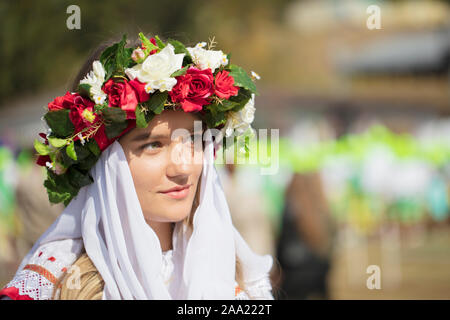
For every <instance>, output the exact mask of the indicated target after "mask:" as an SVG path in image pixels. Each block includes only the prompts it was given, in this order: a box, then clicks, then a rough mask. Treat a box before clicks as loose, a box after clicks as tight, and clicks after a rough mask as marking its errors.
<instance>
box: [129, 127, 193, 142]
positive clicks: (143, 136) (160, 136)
mask: <svg viewBox="0 0 450 320" xmlns="http://www.w3.org/2000/svg"><path fill="white" fill-rule="evenodd" d="M193 131H194V129H193V128H192V129H191V130H189V132H190V133H193ZM168 137H169V136H168V135H167V134H152V135H150V134H149V133H148V132H145V133H141V134H139V135H137V136H136V137H134V138H133V141H141V140H147V139H165V138H168Z"/></svg>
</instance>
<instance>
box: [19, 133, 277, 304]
mask: <svg viewBox="0 0 450 320" xmlns="http://www.w3.org/2000/svg"><path fill="white" fill-rule="evenodd" d="M204 140H205V151H204V157H203V171H202V176H201V188H200V189H201V190H200V201H199V206H198V208H197V209H196V211H195V214H194V219H193V229H192V230H190V228H188V227H187V226H186V225H185V224H183V223H182V222H178V223H176V226H175V229H174V234H173V259H174V264H175V269H174V280H173V281H174V283H175V285H176V289H175V290H171V291H172V292H174V294H173V296H172V295H171V294H170V293H169V291H168V289H167V287H166V286H165V284H164V281H163V279H162V275H161V267H162V251H161V245H160V242H159V239H158V237H157V235H156V233H155V232H154V231H153V229H152V228H151V227H150V226H149V225H148V224H147V223H146V222H145V219H144V215H143V213H142V209H141V206H140V203H139V200H138V197H137V193H136V190H135V187H134V183H133V179H132V175H131V172H130V168H129V166H128V162H127V159H126V156H125V154H124V152H123V149H122V146H121V145H120V143H119V142H118V141H115V142H114V143H112V144H111V145H110V146H109V147H108V148H107V149H105V150H104V151H103V153H102V155H101V156H100V158H99V160H98V161H97V163H96V164H95V166H94V167H93V168H92V169H91V175H92V177H93V178H94V183H92V184H90V185H87V186H85V187H83V188H81V189H80V191H79V193H78V195H77V196H76V197H75V198H74V199H72V201H71V202H70V203H69V205H68V206H67V207H66V208H65V209H64V211H63V212H62V213H61V215H60V216H59V217H58V218H57V219H56V221H55V222H54V223H53V224H52V225H51V226H50V227H49V229H47V231H46V232H45V233H44V234H43V235H42V236H41V237H40V238H39V239H38V241H37V242H36V243H35V244H34V246H33V248H32V249H31V250H30V252H29V253H28V254H27V256H26V257H25V258H24V259H23V261H22V263H21V265H20V267H19V269H18V270H19V271H20V270H21V269H22V268H23V267H24V266H25V265H26V264H27V262H28V260H29V259H30V257H31V256H32V255H33V253H34V252H36V250H38V249H39V247H40V246H42V245H44V244H46V243H49V242H52V241H57V240H65V239H76V238H82V239H83V243H84V247H85V250H86V253H87V254H88V256H89V258H90V259H91V260H92V262H93V263H94V265H95V267H96V268H97V270H98V271H99V273H100V275H101V276H102V278H103V280H104V282H105V287H104V293H103V298H104V299H234V296H235V291H234V288H235V287H234V284H235V267H236V260H235V258H236V256H237V257H238V259H239V260H240V262H241V265H242V268H243V277H244V280H246V281H255V280H258V279H261V278H263V277H266V276H267V273H268V272H269V271H270V269H271V267H272V263H273V260H272V257H271V256H270V255H265V256H260V255H258V254H256V253H254V252H253V251H252V250H251V249H250V248H249V247H248V245H247V244H246V242H245V241H244V239H243V238H242V237H241V236H240V234H239V232H238V231H237V230H236V229H235V228H234V226H233V224H232V221H231V216H230V212H229V208H228V204H227V201H226V199H225V195H224V191H223V188H222V184H221V182H220V180H219V176H218V174H217V170H216V168H215V166H214V142H213V141H212V139H211V133H210V131H209V130H206V131H205V137H204ZM191 232H192V233H191Z"/></svg>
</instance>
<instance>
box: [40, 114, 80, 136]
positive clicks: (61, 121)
mask: <svg viewBox="0 0 450 320" xmlns="http://www.w3.org/2000/svg"><path fill="white" fill-rule="evenodd" d="M69 113H70V110H69V109H61V110H56V111H49V112H47V113H46V114H45V116H44V119H45V121H46V122H47V125H48V126H49V127H50V128H51V129H52V133H53V134H55V135H56V136H58V137H61V138H67V137H69V136H71V135H72V134H73V132H74V130H75V128H74V126H73V124H72V121H70V118H69Z"/></svg>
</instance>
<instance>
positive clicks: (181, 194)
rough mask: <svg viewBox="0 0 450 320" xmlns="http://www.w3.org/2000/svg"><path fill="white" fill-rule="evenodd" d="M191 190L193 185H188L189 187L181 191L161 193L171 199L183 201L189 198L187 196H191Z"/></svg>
mask: <svg viewBox="0 0 450 320" xmlns="http://www.w3.org/2000/svg"><path fill="white" fill-rule="evenodd" d="M190 188H191V185H188V186H187V187H184V188H183V189H180V190H174V191H168V192H164V191H161V193H162V194H165V195H167V196H169V197H171V198H174V199H183V198H185V197H187V195H188V194H189V190H190Z"/></svg>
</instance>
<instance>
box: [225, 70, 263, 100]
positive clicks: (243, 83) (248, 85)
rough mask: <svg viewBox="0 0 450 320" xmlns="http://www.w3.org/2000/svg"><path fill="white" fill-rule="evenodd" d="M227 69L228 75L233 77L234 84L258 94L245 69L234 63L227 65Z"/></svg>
mask: <svg viewBox="0 0 450 320" xmlns="http://www.w3.org/2000/svg"><path fill="white" fill-rule="evenodd" d="M227 69H228V70H229V71H230V76H232V77H233V78H234V84H235V85H236V86H238V87H242V88H245V89H247V90H249V91H251V92H252V93H254V94H256V95H259V93H258V92H257V91H256V86H255V83H254V82H253V80H252V79H251V78H250V77H249V76H248V74H247V71H245V70H244V69H242V68H241V67H239V66H237V65H234V64H230V65H228V67H227Z"/></svg>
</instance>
